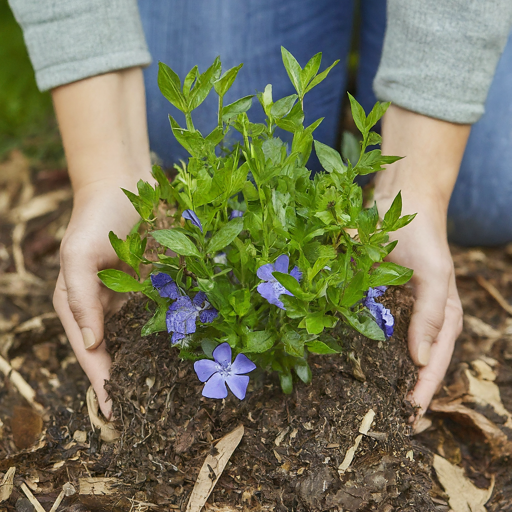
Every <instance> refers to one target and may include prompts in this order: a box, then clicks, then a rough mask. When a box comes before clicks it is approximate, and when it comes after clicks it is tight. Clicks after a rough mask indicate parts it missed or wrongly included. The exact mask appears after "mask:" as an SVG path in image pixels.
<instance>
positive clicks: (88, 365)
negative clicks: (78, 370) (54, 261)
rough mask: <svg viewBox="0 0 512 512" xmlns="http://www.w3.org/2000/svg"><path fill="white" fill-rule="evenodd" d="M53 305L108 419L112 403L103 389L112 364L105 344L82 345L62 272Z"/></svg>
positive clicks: (80, 334)
mask: <svg viewBox="0 0 512 512" xmlns="http://www.w3.org/2000/svg"><path fill="white" fill-rule="evenodd" d="M53 305H54V307H55V311H56V312H57V314H58V315H59V318H60V320H61V322H62V325H63V327H64V330H65V331H66V335H67V337H68V339H69V342H70V344H71V347H72V348H73V351H74V352H75V355H76V358H77V360H78V362H79V363H80V366H81V367H82V368H83V370H84V372H85V373H86V375H87V377H88V378H89V380H90V381H91V384H92V387H93V388H94V391H95V392H96V396H97V397H98V403H99V405H100V408H101V412H102V413H103V415H104V416H105V417H106V418H107V419H110V417H111V415H112V405H111V403H110V401H109V398H108V395H107V392H106V391H105V380H108V379H109V378H110V366H111V364H112V362H111V359H110V355H109V354H108V352H107V350H106V347H105V344H102V345H100V346H99V347H98V348H97V349H96V350H94V351H92V352H90V351H88V350H86V348H85V347H84V343H83V339H82V333H81V331H80V327H79V326H78V324H77V322H76V320H75V317H74V315H73V313H72V311H71V309H70V307H69V303H68V296H67V290H66V285H65V281H64V277H63V274H62V272H61V273H60V274H59V278H58V279H57V286H56V288H55V293H54V295H53Z"/></svg>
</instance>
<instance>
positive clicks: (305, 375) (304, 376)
mask: <svg viewBox="0 0 512 512" xmlns="http://www.w3.org/2000/svg"><path fill="white" fill-rule="evenodd" d="M293 369H294V370H295V373H296V374H297V377H299V379H300V380H301V381H302V382H304V384H309V383H310V382H311V379H312V378H313V374H312V373H311V368H310V367H309V364H308V362H307V361H306V360H302V361H297V362H296V363H295V366H294V367H293Z"/></svg>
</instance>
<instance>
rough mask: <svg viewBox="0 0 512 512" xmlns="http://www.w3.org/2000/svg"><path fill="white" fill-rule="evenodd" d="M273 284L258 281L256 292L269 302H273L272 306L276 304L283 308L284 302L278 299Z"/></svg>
mask: <svg viewBox="0 0 512 512" xmlns="http://www.w3.org/2000/svg"><path fill="white" fill-rule="evenodd" d="M274 284H275V283H260V284H259V285H258V288H257V290H258V293H259V294H260V295H261V296H262V297H263V298H264V299H267V300H268V301H269V302H270V304H273V305H274V306H277V307H278V308H281V309H285V307H284V304H283V303H282V302H281V301H280V300H279V295H277V294H276V290H275V287H274ZM278 284H279V283H278ZM283 290H284V288H283ZM285 291H287V290H285ZM281 293H282V292H281ZM288 293H289V292H288ZM288 293H287V295H288Z"/></svg>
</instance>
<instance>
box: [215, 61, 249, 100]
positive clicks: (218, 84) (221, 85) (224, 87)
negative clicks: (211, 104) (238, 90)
mask: <svg viewBox="0 0 512 512" xmlns="http://www.w3.org/2000/svg"><path fill="white" fill-rule="evenodd" d="M242 66H243V64H239V65H238V66H236V67H234V68H231V69H228V70H227V71H226V72H225V73H224V74H223V75H222V76H221V77H220V78H219V79H218V80H215V82H213V87H215V92H216V93H217V94H218V95H219V96H224V95H225V94H226V93H227V92H228V91H229V89H230V88H231V86H232V85H233V82H234V81H235V78H236V75H238V72H239V71H240V69H241V68H242Z"/></svg>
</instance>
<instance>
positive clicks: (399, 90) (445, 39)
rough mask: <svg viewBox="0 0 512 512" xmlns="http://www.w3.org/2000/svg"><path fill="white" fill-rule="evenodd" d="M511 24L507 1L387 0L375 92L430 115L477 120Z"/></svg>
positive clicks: (511, 11) (511, 9)
mask: <svg viewBox="0 0 512 512" xmlns="http://www.w3.org/2000/svg"><path fill="white" fill-rule="evenodd" d="M511 24H512V1H511V0H388V22H387V29H386V36H385V40H384V48H383V52H382V59H381V63H380V66H379V69H378V72H377V75H376V77H375V80H374V83H373V86H374V90H375V93H376V95H377V97H378V98H379V99H380V100H383V101H392V102H393V103H395V104H397V105H399V106H401V107H403V108H405V109H408V110H412V111H413V112H418V113H420V114H424V115H427V116H429V117H434V118H437V119H443V120H446V121H451V122H455V123H474V122H476V121H477V120H478V119H479V118H480V116H481V115H482V114H483V112H484V104H485V100H486V96H487V92H488V90H489V87H490V85H491V81H492V78H493V75H494V72H495V69H496V66H497V63H498V60H499V57H500V55H501V53H502V51H503V48H504V47H505V44H506V42H507V38H508V35H509V32H510V29H511Z"/></svg>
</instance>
